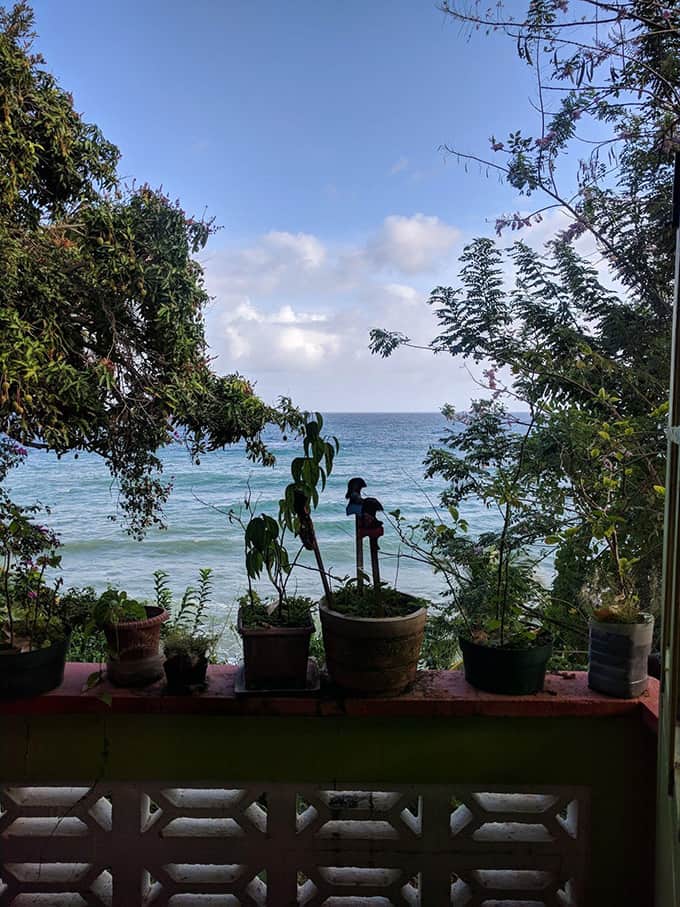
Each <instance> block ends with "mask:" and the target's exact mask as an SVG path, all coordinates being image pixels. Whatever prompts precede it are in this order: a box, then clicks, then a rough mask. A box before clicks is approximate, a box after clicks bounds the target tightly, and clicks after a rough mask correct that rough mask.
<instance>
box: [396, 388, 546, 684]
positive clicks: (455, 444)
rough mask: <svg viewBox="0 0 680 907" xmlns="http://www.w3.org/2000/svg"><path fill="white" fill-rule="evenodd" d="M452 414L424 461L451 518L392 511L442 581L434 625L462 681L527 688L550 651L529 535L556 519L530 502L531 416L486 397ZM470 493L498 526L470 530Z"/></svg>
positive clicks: (403, 534) (406, 539)
mask: <svg viewBox="0 0 680 907" xmlns="http://www.w3.org/2000/svg"><path fill="white" fill-rule="evenodd" d="M456 423H457V424H456V427H455V429H453V430H451V431H450V432H449V435H448V437H446V438H444V439H442V440H443V441H444V442H445V443H446V448H444V449H441V448H432V449H431V450H430V451H429V453H428V457H427V461H426V463H427V468H428V475H437V474H439V475H443V476H445V477H446V478H447V480H448V482H449V485H448V488H447V489H446V491H445V492H444V493H443V495H442V498H441V501H442V505H443V506H442V509H443V508H444V507H445V508H446V511H447V517H448V519H447V518H445V517H443V516H442V515H441V513H440V510H439V509H438V508H434V510H435V516H433V517H431V518H427V519H424V520H421V521H420V523H419V524H418V525H417V526H415V527H406V528H404V527H403V526H402V522H401V519H400V515H399V514H398V512H397V514H396V516H397V527H398V529H399V532H400V538H401V540H402V542H403V543H404V544H405V545H406V546H407V547H408V548H409V550H410V554H411V556H414V557H416V558H417V559H418V560H421V561H423V562H425V563H428V564H429V565H430V566H431V567H432V569H433V570H434V572H435V573H437V574H438V575H440V576H441V577H442V578H443V580H444V582H445V590H444V595H445V602H444V603H443V604H442V605H441V606H440V607H439V608H438V609H437V633H438V634H439V637H440V638H441V635H442V631H444V632H445V631H446V630H447V629H448V631H449V633H450V635H451V638H452V639H453V640H457V645H458V649H459V650H460V653H461V655H462V660H463V668H464V671H465V677H466V679H467V681H468V682H469V683H470V684H471V685H473V686H475V687H477V688H478V689H481V690H485V691H488V692H493V693H506V694H512V695H521V694H525V693H533V692H536V691H538V690H541V689H542V688H543V682H544V678H545V672H546V666H547V662H548V659H549V658H550V655H551V653H552V637H551V635H550V634H549V633H548V632H547V631H546V630H545V629H544V627H543V620H544V619H546V617H545V611H546V604H547V600H548V590H547V589H546V588H544V586H543V584H542V583H541V582H540V581H539V580H538V578H537V567H538V563H539V561H540V560H541V559H542V558H543V557H545V549H544V548H543V547H541V548H538V547H536V546H535V544H534V543H535V541H536V539H537V537H544V536H545V535H546V532H547V530H548V529H552V528H553V526H552V514H551V513H548V514H547V519H546V518H545V517H544V514H543V513H542V512H541V511H540V509H539V508H538V507H537V503H536V502H537V500H538V499H539V498H540V493H537V489H536V487H535V483H534V479H533V471H532V468H530V467H531V462H530V461H531V457H532V456H533V455H534V452H533V450H532V449H531V447H530V437H531V432H532V428H533V425H534V417H533V415H532V414H531V413H529V414H526V415H523V416H517V417H512V416H510V414H508V413H507V412H506V411H505V409H504V407H503V406H502V405H501V404H499V403H498V401H497V400H495V399H493V398H492V399H491V400H480V401H475V402H473V404H472V410H471V412H470V413H468V414H462V415H460V417H459V418H458V419H457V420H456ZM461 425H462V430H461ZM538 492H540V490H538ZM468 498H474V499H475V500H476V501H481V503H483V504H484V506H485V507H486V508H487V509H488V510H489V511H490V513H491V514H492V518H493V519H494V520H495V521H496V520H497V523H498V528H497V529H495V530H493V531H489V532H484V533H482V534H481V535H479V536H478V537H476V538H475V537H471V536H470V535H469V534H468V525H467V523H466V521H465V520H464V519H463V518H462V517H461V516H460V513H459V509H458V508H459V506H460V505H461V503H463V502H464V501H465V500H467V499H468ZM407 530H408V531H407ZM534 552H535V553H534ZM440 638H439V640H438V641H439V642H440V641H441V640H440Z"/></svg>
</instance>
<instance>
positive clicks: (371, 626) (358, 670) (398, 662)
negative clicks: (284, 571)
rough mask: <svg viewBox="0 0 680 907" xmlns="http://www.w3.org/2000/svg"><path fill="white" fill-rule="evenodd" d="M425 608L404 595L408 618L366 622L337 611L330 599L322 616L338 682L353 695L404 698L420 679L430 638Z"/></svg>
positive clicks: (329, 660)
mask: <svg viewBox="0 0 680 907" xmlns="http://www.w3.org/2000/svg"><path fill="white" fill-rule="evenodd" d="M333 603H334V604H335V600H334V602H333ZM420 605H421V602H420V600H418V599H416V598H413V597H412V596H407V595H402V608H401V610H402V611H406V613H402V614H401V615H400V616H392V617H363V616H359V615H357V614H354V613H342V612H341V611H336V610H335V609H334V608H333V609H332V608H330V607H329V606H328V605H327V604H326V601H325V599H324V600H323V601H322V602H321V603H320V605H319V614H320V616H321V627H322V630H323V641H324V648H325V650H326V667H327V670H328V674H329V676H330V678H331V680H332V681H333V683H335V684H337V685H338V686H339V687H342V688H343V689H345V690H347V691H349V692H352V693H364V694H369V695H377V696H395V695H398V694H399V693H403V691H404V690H405V689H406V688H407V687H408V686H410V684H412V683H413V681H414V680H415V678H416V671H417V668H418V659H419V657H420V650H421V647H422V644H423V637H424V635H425V620H426V618H427V611H426V610H425V608H423V607H420ZM386 610H387V609H386ZM395 610H396V609H395ZM388 613H389V610H388Z"/></svg>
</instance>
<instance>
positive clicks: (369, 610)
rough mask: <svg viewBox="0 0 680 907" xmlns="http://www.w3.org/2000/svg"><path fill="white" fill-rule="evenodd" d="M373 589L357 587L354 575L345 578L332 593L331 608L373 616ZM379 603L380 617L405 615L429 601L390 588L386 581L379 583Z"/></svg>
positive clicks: (342, 612) (426, 604) (350, 614)
mask: <svg viewBox="0 0 680 907" xmlns="http://www.w3.org/2000/svg"><path fill="white" fill-rule="evenodd" d="M374 595H375V590H374V589H373V588H372V587H370V588H368V587H364V588H359V587H358V586H357V581H356V578H355V577H352V578H351V579H349V580H347V582H346V583H344V584H343V585H342V586H341V587H340V588H339V589H336V590H335V591H334V593H333V604H332V608H333V610H334V611H339V612H340V613H341V614H347V615H349V616H352V617H368V616H370V617H373V616H374V610H375V608H374ZM380 603H381V606H382V609H383V613H382V615H381V616H382V617H406V615H407V614H413V612H414V611H417V610H418V609H419V608H426V607H427V606H428V605H429V602H427V601H425V600H424V599H422V598H415V597H414V596H412V595H407V594H406V593H404V592H399V591H398V590H397V589H392V588H390V586H388V585H387V583H381V588H380Z"/></svg>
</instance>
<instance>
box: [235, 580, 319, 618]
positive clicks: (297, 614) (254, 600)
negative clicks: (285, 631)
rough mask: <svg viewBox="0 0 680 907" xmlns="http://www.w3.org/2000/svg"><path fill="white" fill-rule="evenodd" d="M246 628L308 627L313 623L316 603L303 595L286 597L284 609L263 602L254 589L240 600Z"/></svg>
mask: <svg viewBox="0 0 680 907" xmlns="http://www.w3.org/2000/svg"><path fill="white" fill-rule="evenodd" d="M238 604H239V607H240V609H241V610H240V614H241V625H242V626H244V627H250V628H253V627H307V626H309V625H310V624H311V622H312V616H311V612H312V609H313V608H314V602H313V601H312V599H311V598H305V597H304V596H301V595H289V596H287V597H286V605H285V607H284V608H278V607H276V606H274V607H272V605H271V604H268V603H267V602H263V601H262V599H261V598H260V596H259V595H258V594H257V592H256V591H255V590H254V589H251V590H250V591H249V592H247V593H246V594H245V595H242V596H241V598H239V600H238Z"/></svg>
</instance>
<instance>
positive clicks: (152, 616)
mask: <svg viewBox="0 0 680 907" xmlns="http://www.w3.org/2000/svg"><path fill="white" fill-rule="evenodd" d="M145 610H146V620H130V621H125V622H124V623H119V624H107V625H106V626H105V627H104V635H105V636H106V642H107V644H108V648H109V658H108V661H107V662H106V673H107V675H108V678H109V680H110V681H111V683H115V684H116V685H117V686H119V687H138V686H145V685H146V684H148V683H153V682H154V681H155V680H158V679H159V678H160V677H162V676H163V660H162V658H161V655H160V641H161V624H163V623H164V622H165V621H166V620H168V618H169V617H170V614H169V613H168V612H167V611H166V610H165V609H163V608H158V607H155V606H147V607H146V609H145Z"/></svg>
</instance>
